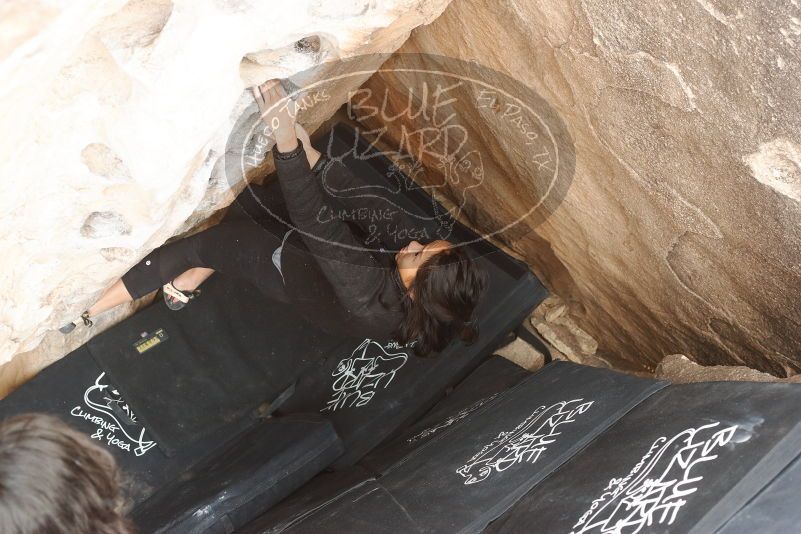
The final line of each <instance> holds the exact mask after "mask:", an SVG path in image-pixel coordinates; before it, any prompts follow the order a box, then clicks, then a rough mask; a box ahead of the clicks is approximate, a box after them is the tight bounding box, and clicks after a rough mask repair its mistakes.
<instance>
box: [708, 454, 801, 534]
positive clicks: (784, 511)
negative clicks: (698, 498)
mask: <svg viewBox="0 0 801 534" xmlns="http://www.w3.org/2000/svg"><path fill="white" fill-rule="evenodd" d="M799 499H801V456H799V457H797V458H796V459H795V460H794V461H793V463H791V464H790V465H789V466H787V468H785V469H784V471H782V472H781V473H780V474H779V476H777V477H776V478H775V479H774V480H772V481H771V482H770V484H768V485H767V486H766V487H765V488H764V489H763V490H762V491H760V492H759V494H758V495H757V496H756V497H754V498H753V499H752V500H751V501H750V502H748V504H746V505H745V506H744V507H743V508H741V509H740V510H739V511H738V512H737V513H736V514H735V515H734V517H732V518H731V519H730V520H729V521H728V522H727V523H726V524H725V525H724V526H723V527H722V528H721V529H720V530H718V531H717V532H718V533H719V534H755V533H758V532H759V533H761V532H783V533H784V532H796V531H798V529H799V525H801V506H799Z"/></svg>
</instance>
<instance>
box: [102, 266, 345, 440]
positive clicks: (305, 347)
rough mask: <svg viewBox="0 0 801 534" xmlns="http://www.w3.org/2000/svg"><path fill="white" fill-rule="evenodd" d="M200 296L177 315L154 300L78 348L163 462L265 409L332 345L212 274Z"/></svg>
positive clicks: (293, 316)
mask: <svg viewBox="0 0 801 534" xmlns="http://www.w3.org/2000/svg"><path fill="white" fill-rule="evenodd" d="M202 290H203V294H202V296H201V297H200V298H199V299H196V300H194V301H193V302H192V305H191V306H188V307H187V308H185V309H183V310H180V311H177V312H175V311H171V310H169V309H168V308H167V307H166V306H165V305H164V303H163V302H160V301H157V302H155V303H153V304H152V305H150V306H148V307H146V308H145V309H143V310H141V311H139V312H138V313H136V314H135V315H133V316H131V317H129V318H127V319H125V320H124V321H122V322H120V323H119V324H117V325H114V326H113V327H111V328H109V329H108V330H106V331H105V332H103V333H101V334H99V335H97V336H96V337H94V338H93V339H91V340H90V341H89V342H88V348H89V351H90V352H91V353H92V355H93V356H94V357H95V359H96V360H97V361H98V363H99V364H100V366H101V367H102V368H103V369H104V370H106V371H107V372H108V375H109V378H110V379H111V380H113V381H114V383H115V384H117V386H118V388H119V389H120V391H121V393H122V395H123V396H124V397H125V398H126V399H128V401H129V402H130V404H131V406H132V407H133V408H134V409H135V411H136V412H137V414H139V417H140V419H141V420H142V422H143V423H144V425H145V426H146V427H147V428H148V430H149V431H150V432H151V433H152V435H153V436H154V437H155V439H156V441H157V442H158V443H159V446H160V447H161V448H162V450H163V451H164V452H165V453H166V454H167V455H171V454H174V453H175V452H176V451H179V450H181V449H182V448H185V447H187V446H189V445H191V444H192V443H195V442H197V441H198V440H199V439H201V438H204V437H206V436H208V435H209V434H211V433H213V432H215V431H217V430H219V429H220V428H221V427H223V426H225V425H227V424H229V423H231V422H233V421H236V420H238V419H241V418H242V417H245V416H248V415H250V414H252V413H253V412H254V411H255V410H256V409H257V408H258V407H259V406H261V405H265V404H275V402H276V400H277V399H281V397H282V394H284V393H286V394H289V393H291V388H292V385H293V383H294V382H295V380H296V379H297V377H298V376H299V375H300V374H301V373H302V372H303V371H304V369H305V368H306V367H307V366H309V365H311V364H312V363H316V361H317V360H319V359H320V358H322V357H323V356H324V355H325V354H326V353H327V352H328V351H329V350H331V347H336V346H337V345H338V344H340V343H341V340H339V339H335V338H334V336H331V335H330V334H325V333H324V332H321V331H319V330H317V329H315V328H313V327H311V326H310V325H309V324H308V323H306V322H305V321H304V319H303V318H302V317H301V316H300V315H298V314H297V313H295V312H294V310H292V309H290V307H289V306H288V305H287V304H283V303H280V302H274V301H268V300H266V299H265V298H264V297H262V296H261V294H259V293H258V291H256V290H255V289H253V288H252V287H251V286H250V285H249V284H247V283H245V282H242V281H240V280H238V279H235V278H233V277H225V276H222V275H218V274H214V275H212V276H211V278H209V280H207V281H206V282H205V283H204V284H203V289H202ZM143 334H144V335H143ZM159 334H162V335H161V337H159ZM151 338H153V339H156V340H158V342H157V343H154V344H153V345H152V347H151V348H149V349H147V350H145V351H143V352H140V350H139V349H137V346H139V347H141V345H137V344H139V343H141V342H142V341H146V340H148V339H151Z"/></svg>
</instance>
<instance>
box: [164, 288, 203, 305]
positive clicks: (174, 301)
mask: <svg viewBox="0 0 801 534" xmlns="http://www.w3.org/2000/svg"><path fill="white" fill-rule="evenodd" d="M161 289H162V293H163V296H164V303H165V304H166V305H167V307H168V308H169V309H171V310H173V311H177V310H180V309H181V308H183V307H184V306H186V305H187V304H189V301H190V300H192V299H194V298H197V297H199V296H200V290H199V289H194V290H192V291H184V290H181V289H178V288H177V287H175V284H174V283H173V282H169V283H167V284H164V286H162V288H161Z"/></svg>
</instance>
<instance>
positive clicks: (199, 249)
mask: <svg viewBox="0 0 801 534" xmlns="http://www.w3.org/2000/svg"><path fill="white" fill-rule="evenodd" d="M255 187H259V186H255ZM249 198H250V197H248V199H249ZM242 199H243V195H240V198H239V199H237V201H240V200H242ZM248 201H249V200H248ZM243 206H244V207H245V208H247V207H248V205H247V204H246V203H245V202H241V203H238V202H235V204H232V207H231V211H230V212H229V215H230V216H226V220H224V221H223V222H221V223H219V224H218V225H216V226H213V227H211V228H208V229H207V230H203V231H202V232H198V233H197V234H194V235H191V236H189V237H186V238H184V239H180V240H178V241H173V242H172V243H168V244H165V245H162V246H161V247H159V248H157V249H155V250H154V251H153V252H151V253H150V254H148V255H147V256H146V257H145V258H143V259H142V261H140V262H139V263H138V264H136V265H134V266H133V267H132V268H131V269H130V270H129V271H128V272H127V273H125V274H124V275H123V277H122V283H123V284H124V285H125V288H126V289H127V290H128V293H130V294H131V296H132V297H133V298H134V299H137V298H139V297H142V296H143V295H146V294H148V293H150V292H151V291H154V290H156V289H158V288H159V287H161V286H162V285H164V284H166V283H167V282H170V281H172V280H174V279H175V278H176V277H177V276H178V275H180V274H181V273H183V272H184V271H187V270H189V269H191V268H193V267H207V268H209V269H214V270H215V271H217V272H220V273H223V274H224V275H225V276H235V277H238V278H242V279H244V280H247V281H248V282H251V283H252V284H253V285H255V286H256V288H258V289H259V290H260V291H261V292H262V293H264V294H265V296H267V297H268V298H272V299H275V300H280V301H282V302H289V297H288V296H287V293H286V291H285V290H284V283H283V279H282V277H281V273H280V272H279V271H278V269H276V268H275V265H273V262H272V254H273V251H274V250H275V249H276V248H277V247H279V246H280V245H281V239H282V238H283V236H284V233H285V232H286V230H287V227H286V226H285V225H283V224H281V223H279V222H277V221H275V220H267V221H266V222H265V220H261V224H260V223H259V222H258V221H256V220H254V217H252V216H250V215H249V214H248V213H249V211H250V210H249V209H243ZM246 212H247V213H246Z"/></svg>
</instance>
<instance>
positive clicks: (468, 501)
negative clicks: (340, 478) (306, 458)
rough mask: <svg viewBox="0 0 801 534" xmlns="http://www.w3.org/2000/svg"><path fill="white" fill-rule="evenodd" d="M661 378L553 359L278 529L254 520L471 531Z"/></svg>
mask: <svg viewBox="0 0 801 534" xmlns="http://www.w3.org/2000/svg"><path fill="white" fill-rule="evenodd" d="M665 385H666V384H665V383H664V382H657V381H654V380H647V379H641V378H637V377H633V376H629V375H625V374H621V373H617V372H614V371H610V370H606V369H596V368H591V367H583V366H579V365H575V364H571V363H567V362H556V363H553V364H550V365H548V366H546V367H545V368H544V369H542V370H540V371H538V372H537V373H534V374H532V375H531V376H529V377H527V378H525V379H524V380H523V381H521V382H520V383H519V384H517V385H516V386H513V387H512V388H510V389H508V390H507V391H505V392H503V393H501V394H499V395H497V396H496V397H495V398H493V399H492V400H490V401H488V402H486V403H485V404H484V405H483V406H481V407H480V408H478V409H477V410H475V411H473V412H472V413H470V414H468V415H467V416H466V417H464V418H462V419H461V420H459V421H456V422H454V423H453V424H452V425H450V426H448V427H447V428H443V429H442V430H441V431H438V432H437V433H436V434H435V436H434V437H433V438H432V439H430V440H429V441H427V442H425V443H423V444H421V445H419V446H418V447H417V448H415V449H414V450H412V451H411V452H409V453H408V454H407V455H406V456H404V457H403V458H401V459H400V460H397V461H396V462H395V463H393V464H392V465H391V466H390V467H389V468H387V469H385V470H384V472H383V473H382V475H381V476H380V477H378V478H377V479H376V480H370V481H368V482H364V483H362V484H360V485H358V486H355V487H351V488H348V489H346V490H343V491H340V492H339V493H338V494H337V495H335V496H332V497H331V499H330V500H329V501H327V502H326V503H325V504H323V505H321V506H317V507H316V508H315V509H313V510H307V511H306V512H305V513H303V514H300V515H296V516H295V517H294V518H292V519H287V518H283V519H282V520H280V521H279V523H278V524H277V526H280V527H281V530H275V528H276V527H277V526H276V525H275V524H274V525H272V526H268V525H265V524H264V523H261V526H262V528H263V529H269V528H272V529H274V530H273V531H275V532H279V531H281V532H283V531H287V532H342V531H346V532H478V531H480V530H481V529H482V528H484V527H485V526H486V525H487V524H488V523H490V522H491V521H492V520H493V519H495V518H496V517H498V516H500V515H501V514H502V513H503V512H504V511H506V510H507V509H509V507H511V506H512V505H513V504H514V503H515V502H516V501H517V500H518V499H519V498H520V497H521V496H522V495H524V494H525V493H526V492H527V491H529V490H530V489H531V488H532V487H534V486H535V485H536V484H537V483H539V482H540V481H542V480H543V479H544V478H545V477H547V476H548V475H550V474H551V473H553V472H554V471H555V470H556V469H557V468H558V467H559V466H560V465H561V464H563V463H564V462H565V461H567V460H568V459H569V458H571V457H572V456H573V455H575V454H576V453H577V452H578V451H579V450H581V449H582V448H583V447H584V446H586V445H587V444H588V443H590V442H591V441H592V440H593V439H595V438H596V437H598V436H599V435H601V434H602V433H603V432H604V431H605V430H606V429H607V428H609V427H610V426H611V425H612V424H614V423H615V422H616V421H618V420H619V419H620V418H621V417H623V416H624V415H625V414H626V413H628V412H629V411H630V410H631V409H632V408H634V407H635V406H637V405H638V404H639V403H641V402H643V401H645V400H646V399H648V398H649V397H650V396H651V395H653V394H654V393H655V392H657V391H659V390H660V389H661V388H663V387H664V386H665ZM379 454H380V449H379V450H378V451H376V455H379ZM359 488H363V489H364V490H363V491H362V490H361V489H359ZM302 491H303V490H301V492H302ZM368 496H369V500H368ZM294 498H295V497H294V496H293V497H292V498H291V499H290V500H293V499H294ZM362 499H364V500H363V501H362ZM357 500H358V502H357ZM361 502H364V503H367V502H369V503H370V505H369V506H367V505H366V504H365V505H361V504H359V503H361ZM277 510H278V509H276V511H277ZM399 517H400V518H403V519H402V520H399V519H398V518H399ZM334 518H335V519H336V520H335V521H334ZM532 524H535V523H531V522H529V523H528V526H529V527H530V526H531V525H532ZM263 531H264V532H267V531H270V530H263ZM542 531H543V532H551V531H555V529H543V530H542Z"/></svg>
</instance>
